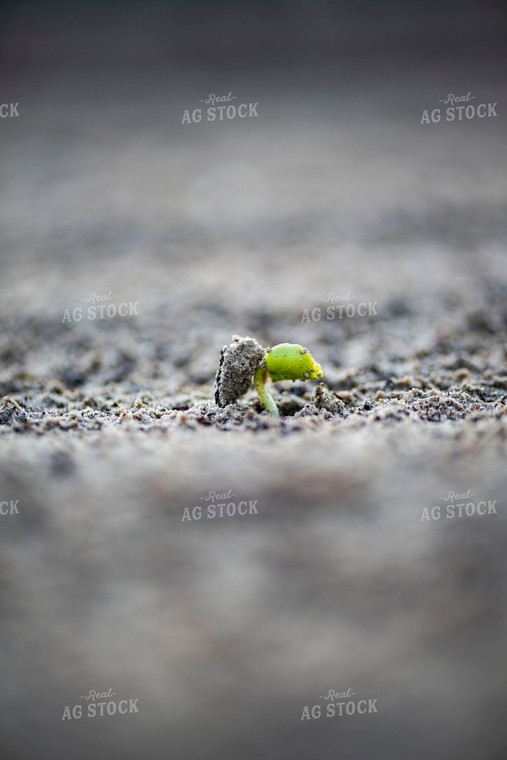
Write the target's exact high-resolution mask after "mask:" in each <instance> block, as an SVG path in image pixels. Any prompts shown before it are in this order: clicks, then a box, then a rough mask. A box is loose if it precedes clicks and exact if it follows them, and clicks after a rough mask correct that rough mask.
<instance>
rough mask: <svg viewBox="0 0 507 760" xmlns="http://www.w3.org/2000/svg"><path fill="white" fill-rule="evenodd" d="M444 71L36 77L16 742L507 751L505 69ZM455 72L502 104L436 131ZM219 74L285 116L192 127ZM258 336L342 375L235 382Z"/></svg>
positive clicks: (4, 467)
mask: <svg viewBox="0 0 507 760" xmlns="http://www.w3.org/2000/svg"><path fill="white" fill-rule="evenodd" d="M412 63H413V67H412V69H411V70H410V72H407V71H406V70H405V69H404V67H403V66H398V65H397V66H394V64H393V65H392V66H391V67H390V66H388V63H384V65H383V66H382V65H380V69H379V70H378V71H376V72H372V71H369V72H365V71H363V70H361V69H357V70H355V72H354V73H351V69H350V68H349V69H347V70H341V69H340V68H339V67H336V68H334V69H329V68H325V67H323V68H322V69H318V68H316V69H315V70H314V69H312V68H311V67H310V68H308V67H307V68H304V67H302V68H301V69H298V70H296V69H294V70H293V77H292V78H291V79H287V77H286V76H285V74H284V71H283V70H281V69H280V70H278V69H276V68H274V69H273V70H272V71H271V73H270V75H269V76H268V75H267V74H265V72H263V71H260V72H250V74H245V72H244V71H238V72H235V71H233V72H232V73H231V72H229V73H228V77H225V75H224V76H223V79H221V80H219V81H215V82H214V83H211V82H210V81H208V80H206V79H205V78H203V75H202V73H201V74H199V75H198V73H195V72H192V71H188V70H186V69H182V70H181V71H179V72H178V74H177V76H176V74H174V73H173V74H172V75H171V76H169V75H166V76H163V75H161V74H160V73H159V74H158V78H157V75H156V72H155V73H153V72H149V73H150V77H148V74H147V73H146V72H144V73H142V75H141V74H139V73H136V71H134V70H132V72H131V73H130V75H129V77H126V76H125V75H123V76H122V77H120V78H118V75H117V73H116V72H115V71H114V67H113V69H112V70H111V71H109V72H105V73H104V72H102V74H101V77H100V78H95V77H94V75H93V72H85V73H82V75H81V78H80V77H79V76H78V74H76V72H73V73H71V74H69V73H68V72H66V71H65V70H59V72H58V73H55V72H52V75H51V76H49V74H47V73H44V72H43V73H42V74H41V77H40V82H39V83H38V84H37V85H36V84H35V83H34V81H33V79H31V78H29V77H24V76H23V75H21V74H20V75H19V77H18V78H16V77H15V76H12V84H11V90H12V92H15V96H14V95H13V98H14V97H15V100H16V101H18V100H19V102H20V104H21V106H20V109H21V113H22V117H21V116H20V118H19V120H18V122H17V123H16V125H14V124H13V123H8V120H7V119H6V120H4V122H3V123H2V124H0V131H1V136H0V150H1V153H2V157H1V161H2V175H3V182H2V189H1V196H0V226H1V230H2V259H1V285H2V288H1V296H0V321H1V335H0V361H1V369H0V399H2V400H1V401H0V501H7V502H9V503H10V502H15V503H16V504H17V509H18V511H19V513H18V514H10V515H3V516H1V517H0V543H1V554H0V605H1V634H0V636H1V638H0V662H1V672H2V677H1V683H2V687H1V691H2V697H1V701H0V704H1V710H0V734H1V736H2V738H1V739H0V745H1V746H2V757H3V758H6V760H10V759H11V758H13V759H15V758H18V759H21V760H25V759H26V760H34V759H35V758H37V759H39V758H43V759H44V760H45V758H46V757H48V758H51V760H63V758H69V757H72V758H74V760H85V759H86V760H88V758H90V757H94V758H97V759H98V760H105V759H106V758H107V759H108V760H116V758H122V760H134V759H135V760H138V759H139V758H141V757H144V756H146V757H149V758H150V760H158V759H159V758H160V760H162V759H163V760H167V759H168V758H170V759H171V760H172V759H173V758H174V760H176V759H177V760H205V759H206V760H207V759H209V758H224V757H225V758H229V757H231V758H232V757H241V758H242V760H259V758H263V760H270V759H271V758H277V760H280V758H283V760H293V759H295V758H297V759H298V760H299V758H301V759H303V758H305V759H306V758H316V759H317V760H324V758H326V759H327V758H328V757H337V758H360V759H361V760H393V759H396V760H398V758H399V760H405V758H409V757H410V758H411V760H427V759H428V758H432V760H444V759H445V760H454V758H456V759H457V758H460V760H477V758H481V760H500V758H503V757H504V756H505V749H506V747H507V733H506V728H505V718H504V713H505V700H506V697H507V659H506V653H505V641H506V634H507V605H506V562H505V547H506V539H507V468H506V455H507V256H506V247H505V246H506V242H507V217H506V214H505V211H506V208H507V179H506V177H507V175H506V172H505V166H506V159H507V140H506V132H505V117H504V115H503V107H504V106H503V103H506V102H507V98H506V95H507V92H506V84H505V78H504V80H503V82H502V81H501V69H498V67H496V66H495V65H493V63H491V62H490V63H487V62H486V63H481V61H480V60H478V61H476V60H474V62H473V64H472V63H470V64H467V61H466V57H464V58H463V59H459V60H456V61H453V62H451V61H447V62H445V61H444V62H442V61H438V62H435V63H432V62H430V61H429V60H423V61H421V62H420V64H418V63H414V62H412ZM168 77H169V79H168ZM148 81H149V83H150V85H149V86H147V82H148ZM450 81H452V82H453V88H452V89H453V90H454V91H455V92H468V91H471V92H472V93H474V94H475V95H476V96H477V100H475V101H474V102H475V103H478V102H493V101H497V102H498V103H499V105H498V117H497V118H490V119H484V120H482V121H481V120H478V119H475V120H470V121H467V122H464V121H463V122H461V123H440V124H430V125H421V124H420V121H421V114H422V111H423V109H426V108H429V109H431V108H433V107H435V106H436V104H437V101H438V98H440V97H444V95H445V94H446V93H447V90H448V88H449V84H448V83H449V82H450ZM168 82H169V85H168ZM214 90H216V91H217V92H222V91H224V92H229V91H233V92H234V93H236V94H237V96H238V98H241V102H243V101H245V102H254V101H255V102H258V104H259V105H258V112H259V116H258V118H252V119H250V120H248V119H245V120H244V121H242V122H239V121H238V120H236V121H231V122H230V123H226V122H224V123H216V122H215V123H210V124H206V123H201V124H192V125H187V124H185V125H182V124H181V118H182V114H183V111H184V109H185V108H190V107H193V106H195V104H198V102H199V99H200V98H201V97H204V96H205V94H207V92H211V91H214ZM236 102H238V103H239V102H240V101H239V100H238V101H236ZM500 104H502V106H500ZM11 121H12V120H11ZM122 304H126V306H125V307H123V306H121V305H122ZM362 304H366V307H364V308H363V307H362V306H361V308H359V307H360V305H362ZM352 305H353V306H354V308H353V309H352V308H349V309H348V311H347V306H349V307H352ZM113 306H114V308H113ZM91 307H94V308H95V311H93V310H92V311H89V309H90V308H91ZM101 307H102V309H101ZM76 310H77V311H76ZM122 312H125V315H124V316H123V315H122ZM363 313H364V316H362V314H363ZM92 315H93V318H92ZM101 316H102V318H101ZM233 335H240V336H251V337H252V338H255V339H256V340H257V341H258V342H259V344H260V345H261V346H274V345H275V344H278V343H282V342H290V343H298V344H300V345H302V346H304V347H306V348H307V349H308V350H309V351H310V352H311V354H312V356H313V357H314V358H315V361H317V362H318V363H319V364H320V365H321V367H322V370H323V376H322V378H319V379H317V380H307V381H304V382H301V381H296V382H294V383H293V382H279V383H276V384H272V385H270V390H271V392H272V394H273V397H274V399H275V402H276V403H277V405H278V407H279V409H280V415H281V416H280V418H275V417H273V416H271V415H269V414H268V413H267V412H266V411H265V410H264V409H263V407H262V404H261V403H260V400H259V398H258V396H257V394H256V392H255V390H254V388H253V385H250V387H249V388H248V390H247V392H246V394H245V395H243V396H241V397H240V398H238V399H237V400H236V401H235V402H234V403H225V402H226V401H227V399H222V401H223V402H224V403H225V405H223V404H222V403H221V405H220V406H219V405H217V403H216V399H215V387H214V383H215V374H216V372H217V370H218V367H219V363H220V354H221V349H222V347H223V346H224V345H227V344H229V343H230V341H231V339H232V336H233ZM247 385H248V383H247ZM450 492H452V494H454V495H452V494H451V493H450ZM241 501H246V502H247V503H248V504H249V505H250V506H249V513H248V514H246V515H244V516H242V515H240V514H238V513H237V512H235V514H234V516H228V515H227V513H226V512H224V510H226V507H222V514H223V516H222V517H220V514H219V512H220V510H219V508H218V507H219V505H220V504H226V505H227V504H229V503H233V504H235V505H238V504H239V503H240V502H241ZM482 501H485V502H486V503H489V505H491V504H493V506H490V507H489V510H488V512H487V513H486V514H484V515H481V514H478V513H477V512H474V513H473V514H471V515H468V514H467V513H466V512H465V511H464V509H465V507H462V510H461V511H462V516H461V517H460V516H459V514H458V508H457V507H456V510H455V512H456V514H455V515H454V517H449V515H448V513H447V511H446V508H447V507H448V505H449V504H454V505H456V504H458V503H461V504H468V503H473V504H474V505H477V504H478V503H479V502H482ZM252 504H253V507H252V506H251V505H252ZM210 505H214V506H215V507H217V509H216V510H215V515H216V516H215V517H213V518H212V517H210V516H209V513H208V512H207V508H208V507H209V506H210ZM196 506H198V507H200V508H202V511H201V513H200V514H201V519H198V518H197V515H198V514H199V510H197V511H194V512H193V511H192V510H193V509H194V507H196ZM435 506H438V507H440V512H438V511H433V513H431V510H432V509H433V508H434V507H435ZM231 509H232V508H231ZM425 510H426V511H425ZM437 514H440V517H439V518H437V517H436V515H437ZM428 515H429V517H428ZM431 515H433V519H432V518H431ZM425 516H426V519H425ZM90 689H96V690H98V691H100V692H106V691H107V690H108V689H112V691H113V692H115V693H116V695H117V696H116V697H115V698H116V699H123V698H126V699H128V698H132V699H134V698H137V699H138V708H139V712H138V713H136V714H129V715H125V716H121V715H114V716H105V717H104V718H96V719H95V720H91V719H88V718H85V717H83V718H82V719H81V720H78V719H74V720H63V721H62V716H63V714H64V708H65V707H66V706H71V708H72V706H73V705H75V704H79V703H81V704H83V705H86V700H84V699H83V696H84V695H87V694H88V692H89V690H90ZM330 689H333V690H336V691H337V692H344V691H347V690H348V689H351V691H352V692H354V694H355V695H356V697H355V699H362V698H365V699H377V700H378V701H377V703H376V705H377V709H378V712H377V713H373V712H372V713H371V714H366V715H364V716H361V715H357V714H356V715H353V716H343V717H341V718H339V717H335V718H332V719H328V718H327V717H326V716H325V715H324V712H325V705H326V701H325V700H324V699H323V698H322V696H323V695H326V694H327V692H328V691H329V690H330ZM319 697H320V698H319ZM319 703H320V704H321V705H323V708H322V710H323V713H322V717H321V718H320V719H313V720H301V717H302V714H303V710H304V707H305V706H309V707H310V709H311V708H312V706H313V705H316V704H319Z"/></svg>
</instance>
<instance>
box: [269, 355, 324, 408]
mask: <svg viewBox="0 0 507 760" xmlns="http://www.w3.org/2000/svg"><path fill="white" fill-rule="evenodd" d="M268 377H269V378H271V380H272V381H273V382H274V383H277V382H279V381H280V380H292V381H294V380H307V379H308V380H313V379H314V378H316V377H322V370H321V368H320V364H317V363H316V361H315V360H314V358H313V357H312V355H311V354H310V353H309V351H307V349H306V348H303V347H302V346H298V345H297V344H296V343H279V344H278V346H274V348H272V349H271V350H270V351H268V353H267V354H266V356H265V357H264V362H263V364H262V365H261V366H260V367H258V368H257V369H256V370H255V374H254V385H255V389H256V391H257V393H258V394H259V397H260V399H261V401H262V403H263V404H264V406H265V407H266V409H267V410H268V412H271V414H274V415H275V417H279V416H280V413H279V411H278V409H277V406H276V404H275V402H274V401H273V397H272V396H271V394H270V392H269V391H268V389H267V388H266V381H267V379H268Z"/></svg>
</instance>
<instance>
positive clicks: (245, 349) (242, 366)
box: [215, 335, 322, 417]
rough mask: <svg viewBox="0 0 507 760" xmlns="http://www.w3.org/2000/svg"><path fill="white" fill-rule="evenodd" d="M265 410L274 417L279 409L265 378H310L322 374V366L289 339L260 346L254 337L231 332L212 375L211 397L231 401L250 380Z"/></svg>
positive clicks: (220, 404) (242, 390) (218, 401)
mask: <svg viewBox="0 0 507 760" xmlns="http://www.w3.org/2000/svg"><path fill="white" fill-rule="evenodd" d="M252 375H253V381H254V386H255V389H256V391H257V393H258V394H259V397H260V399H261V401H262V403H263V404H264V406H265V408H266V409H267V411H268V412H270V413H271V414H273V415H274V416H275V417H279V416H280V413H279V411H278V409H277V406H276V404H275V402H274V401H273V398H272V396H271V394H270V392H269V391H268V389H267V388H266V382H267V380H268V378H269V379H271V381H272V382H273V383H277V382H279V381H280V380H307V379H308V380H313V379H314V378H316V377H321V376H322V370H321V368H320V365H318V364H317V363H316V362H315V360H314V359H313V357H312V356H311V354H310V353H309V352H308V351H307V349H306V348H303V347H302V346H298V345H297V344H293V343H280V344H279V345H277V346H274V348H271V349H264V348H262V346H260V345H259V344H258V343H257V341H256V340H255V339H254V338H240V337H239V336H238V335H234V337H233V339H232V343H231V344H230V346H224V347H223V349H222V355H221V358H220V367H219V369H218V372H217V375H216V392H215V399H216V402H217V404H218V405H219V406H226V405H227V404H231V403H234V402H235V401H236V400H237V399H238V398H239V397H240V396H242V395H243V394H245V393H246V392H247V390H248V388H249V387H250V383H251V382H252Z"/></svg>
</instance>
